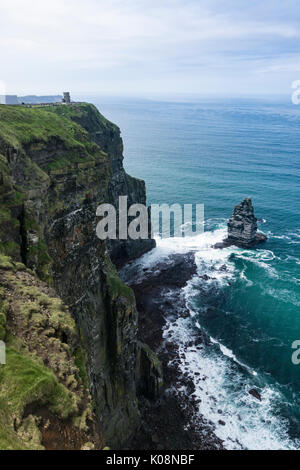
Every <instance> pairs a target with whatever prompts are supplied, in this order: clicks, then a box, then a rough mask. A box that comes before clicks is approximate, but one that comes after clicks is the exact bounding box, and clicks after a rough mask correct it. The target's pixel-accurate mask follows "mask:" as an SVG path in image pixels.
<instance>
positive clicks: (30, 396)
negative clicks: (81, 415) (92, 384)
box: [0, 344, 78, 449]
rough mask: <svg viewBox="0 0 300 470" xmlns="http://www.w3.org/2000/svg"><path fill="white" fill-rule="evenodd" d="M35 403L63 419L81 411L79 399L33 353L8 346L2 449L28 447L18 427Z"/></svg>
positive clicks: (0, 383) (2, 368)
mask: <svg viewBox="0 0 300 470" xmlns="http://www.w3.org/2000/svg"><path fill="white" fill-rule="evenodd" d="M31 403H39V405H41V406H42V405H45V406H47V407H48V408H49V410H50V411H52V412H53V413H55V414H57V415H58V416H60V417H61V418H63V419H65V418H67V417H68V416H72V415H75V414H76V413H77V411H78V410H77V400H76V396H75V395H74V394H73V393H72V392H70V391H69V390H68V389H67V388H66V387H65V386H64V385H62V384H61V383H59V381H58V379H57V377H56V376H55V375H54V373H53V372H52V371H51V370H50V369H48V368H47V367H45V366H44V365H43V364H41V363H39V362H38V361H37V359H36V358H35V357H34V356H32V355H30V354H29V353H26V352H25V351H22V352H20V351H18V350H17V349H16V348H15V347H14V345H13V344H12V345H8V347H7V350H6V365H0V430H1V431H0V449H20V448H27V447H28V442H24V441H23V440H22V438H21V437H20V433H19V434H18V432H16V431H15V429H14V427H15V426H17V427H18V426H20V425H21V422H22V418H23V413H24V410H25V408H26V406H27V405H29V404H31Z"/></svg>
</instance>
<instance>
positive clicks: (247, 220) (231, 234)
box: [215, 197, 267, 248]
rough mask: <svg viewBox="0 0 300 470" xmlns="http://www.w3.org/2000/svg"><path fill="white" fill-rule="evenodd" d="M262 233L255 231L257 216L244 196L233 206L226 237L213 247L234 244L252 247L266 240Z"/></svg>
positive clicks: (249, 201)
mask: <svg viewBox="0 0 300 470" xmlns="http://www.w3.org/2000/svg"><path fill="white" fill-rule="evenodd" d="M266 239H267V237H266V235H265V234H264V233H261V232H259V233H257V218H256V217H255V215H254V209H253V205H252V201H251V198H250V197H246V198H245V199H244V200H243V201H242V202H240V203H239V204H238V205H237V206H235V208H234V211H233V214H232V216H231V217H230V219H229V221H228V237H227V238H226V239H225V240H224V241H223V242H222V243H217V244H216V245H215V248H225V247H227V246H231V245H236V246H238V247H242V248H252V247H254V246H256V245H258V244H259V243H262V242H264V241H266Z"/></svg>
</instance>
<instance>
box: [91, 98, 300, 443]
mask: <svg viewBox="0 0 300 470" xmlns="http://www.w3.org/2000/svg"><path fill="white" fill-rule="evenodd" d="M93 102H94V103H95V104H96V105H97V107H98V108H99V110H100V112H101V113H102V114H104V115H105V116H106V117H107V118H108V119H110V120H111V121H113V122H115V123H116V124H117V125H118V126H119V127H120V129H121V131H122V137H123V140H124V155H125V160H124V166H125V168H126V171H127V172H128V173H129V174H131V175H133V176H136V177H139V178H142V179H144V180H145V181H146V186H147V197H148V204H153V203H164V202H165V203H168V204H172V203H180V204H185V203H195V204H196V203H203V204H204V206H205V232H204V233H203V234H200V235H197V236H194V237H190V238H182V239H178V238H175V239H174V238H170V239H162V240H160V239H158V240H157V248H155V249H154V250H153V251H152V252H151V253H148V254H146V255H145V256H144V257H143V258H141V259H140V260H138V261H137V265H140V266H141V265H143V266H148V267H149V266H155V264H156V263H157V262H158V260H162V259H164V258H165V259H167V258H168V256H169V255H170V254H172V253H184V252H189V251H193V252H194V253H195V261H196V264H197V270H198V271H197V274H196V275H195V276H194V277H193V278H192V279H190V281H189V282H188V284H187V286H186V287H185V289H184V295H185V299H186V305H187V306H188V308H189V311H190V316H189V317H188V318H179V319H177V320H176V321H173V322H171V321H170V322H169V324H167V326H166V331H165V334H166V335H170V336H172V337H173V339H174V340H176V342H177V343H178V344H179V345H180V347H182V348H185V349H186V350H187V352H186V353H185V355H183V356H185V359H182V370H185V368H186V364H188V368H187V369H188V370H189V375H190V376H191V377H192V378H193V380H194V383H195V387H196V391H195V395H196V396H197V397H198V398H200V399H201V403H200V405H199V413H201V414H202V415H203V416H204V418H205V420H207V422H208V423H210V424H211V425H212V426H213V427H214V429H215V434H216V435H217V436H218V437H220V438H221V439H222V440H223V441H224V445H225V447H226V448H227V449H295V448H296V449H300V398H299V392H300V364H299V365H296V364H294V363H293V362H292V354H293V352H294V350H293V349H292V343H293V342H294V341H296V340H299V341H300V309H299V307H300V280H299V270H300V223H299V210H300V204H299V196H300V186H299V182H300V178H299V176H300V106H296V105H293V104H292V103H291V101H290V100H289V99H288V98H286V99H283V98H280V99H279V98H257V99H254V98H253V99H250V98H247V99H241V98H239V99H237V98H233V99H221V98H218V99H217V98H215V99H195V100H186V101H183V100H181V101H176V100H173V101H158V100H154V99H152V100H150V99H149V100H141V99H124V98H122V99H116V98H115V99H109V98H101V97H97V98H95V97H94V98H93ZM246 196H250V197H251V198H252V201H253V205H254V208H255V214H256V216H257V217H258V219H259V229H260V230H261V231H263V232H264V233H266V234H267V236H268V241H267V242H266V243H265V244H264V245H261V246H259V247H257V248H256V249H252V250H249V249H241V248H235V247H230V248H226V249H223V250H215V249H213V248H212V245H213V244H214V243H216V242H217V241H221V240H222V238H224V237H225V235H226V222H227V220H228V218H229V217H230V215H231V214H232V211H233V208H234V206H235V205H236V204H237V203H239V202H240V201H241V200H242V199H243V198H244V197H246ZM224 265H225V266H226V270H225V269H221V268H222V267H223V266H224ZM204 274H207V276H208V277H209V279H208V280H207V279H206V280H204V279H203V277H201V276H203V275H204ZM195 329H201V331H204V332H205V334H206V335H207V337H208V338H210V344H209V346H205V345H204V346H203V347H202V348H201V350H197V351H195V350H189V349H188V348H187V346H186V345H187V344H188V338H189V335H190V334H191V333H192V332H193V331H195ZM299 357H300V355H299ZM199 370H201V371H202V372H203V373H205V376H206V380H204V381H203V380H202V381H201V383H200V382H199V379H198V376H197V371H199ZM253 388H254V389H256V390H258V391H259V393H260V395H261V401H260V400H258V399H257V398H255V397H253V396H252V395H251V394H249V391H250V390H251V389H253ZM220 413H221V414H222V419H221V420H220Z"/></svg>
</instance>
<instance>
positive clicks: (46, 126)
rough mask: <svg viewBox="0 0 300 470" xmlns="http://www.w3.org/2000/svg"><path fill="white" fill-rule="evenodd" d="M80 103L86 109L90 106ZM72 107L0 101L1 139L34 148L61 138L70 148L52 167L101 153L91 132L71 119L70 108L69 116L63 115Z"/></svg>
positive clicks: (19, 147) (56, 167)
mask: <svg viewBox="0 0 300 470" xmlns="http://www.w3.org/2000/svg"><path fill="white" fill-rule="evenodd" d="M80 106H82V108H83V109H82V112H83V110H84V109H86V107H85V106H84V105H80ZM86 106H88V105H86ZM68 109H69V107H67V106H55V107H53V108H27V107H25V108H23V107H21V106H5V105H0V140H1V139H2V140H3V141H4V142H5V143H6V144H8V145H10V146H11V147H13V148H15V149H17V150H20V151H24V149H25V148H26V149H28V148H29V149H30V150H31V151H33V152H34V151H35V152H36V151H38V150H40V149H42V148H43V145H44V144H45V143H47V142H49V141H51V140H52V139H55V140H56V141H57V140H59V141H60V143H62V145H63V147H64V148H65V151H66V152H65V155H59V156H58V157H57V158H55V159H54V160H53V162H51V164H50V165H49V167H48V169H49V170H55V169H61V168H65V167H66V166H68V165H70V164H74V163H75V162H81V161H85V160H93V159H96V158H97V157H100V156H101V153H100V149H99V147H98V146H97V145H96V144H95V143H93V142H91V141H90V139H89V135H88V132H87V131H86V130H85V129H84V128H83V127H82V126H81V125H79V124H77V123H76V122H75V121H74V120H72V119H70V117H71V113H70V111H68V112H67V114H68V116H64V115H63V114H65V113H66V111H67V110H68ZM71 109H73V107H70V110H71ZM79 109H80V108H79ZM77 111H78V112H79V110H77ZM103 119H104V118H103Z"/></svg>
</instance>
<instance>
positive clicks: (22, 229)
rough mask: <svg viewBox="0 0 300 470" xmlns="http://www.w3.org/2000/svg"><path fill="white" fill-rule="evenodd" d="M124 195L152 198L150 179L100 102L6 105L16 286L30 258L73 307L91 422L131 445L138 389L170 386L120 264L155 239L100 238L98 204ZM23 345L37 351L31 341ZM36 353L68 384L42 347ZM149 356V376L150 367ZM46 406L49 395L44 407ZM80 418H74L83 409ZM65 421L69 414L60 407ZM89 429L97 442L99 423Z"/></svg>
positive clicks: (3, 205) (2, 170) (4, 209)
mask: <svg viewBox="0 0 300 470" xmlns="http://www.w3.org/2000/svg"><path fill="white" fill-rule="evenodd" d="M120 195H128V202H129V204H132V203H134V202H138V203H145V201H146V196H145V184H144V182H143V181H140V180H136V179H134V178H132V177H130V176H129V175H127V174H126V173H125V171H124V168H123V145H122V140H121V137H120V131H119V129H118V128H117V126H115V125H114V124H112V123H110V122H109V121H107V120H106V119H105V118H104V117H103V116H102V115H101V114H100V113H99V112H98V111H97V109H96V108H95V107H94V106H93V105H90V104H86V103H81V104H74V105H71V106H64V105H61V106H53V107H47V108H42V107H41V108H22V107H13V106H11V107H5V106H0V222H1V223H0V252H1V253H3V255H5V256H7V257H9V259H7V258H5V260H6V262H7V263H9V264H12V266H13V268H12V274H11V276H12V279H11V280H10V285H12V284H13V277H14V276H16V275H17V272H16V268H15V267H14V264H13V263H16V262H22V263H23V265H24V267H25V269H30V270H31V271H30V272H31V275H32V276H33V277H34V279H35V281H32V282H38V283H39V282H40V281H39V280H38V279H41V280H43V281H44V282H46V283H47V285H48V286H52V288H54V289H55V292H54V295H55V296H56V297H60V299H62V300H63V302H64V304H66V305H67V308H68V310H69V311H70V313H71V315H72V317H73V318H74V319H75V321H76V325H77V328H76V334H77V336H78V344H79V346H80V350H81V351H83V352H84V353H82V354H81V358H82V364H81V369H82V370H85V371H86V372H87V377H88V385H87V386H88V388H89V389H90V392H91V395H92V401H93V405H94V406H93V412H94V415H95V416H94V418H91V422H95V423H96V424H95V425H96V426H97V425H98V424H99V425H100V426H101V429H102V434H103V439H104V442H105V444H106V445H109V446H112V447H120V446H122V445H124V443H125V442H126V440H127V439H129V438H130V437H131V436H132V435H133V434H134V432H135V431H136V430H137V429H138V427H139V425H140V416H139V409H138V400H137V392H136V390H137V388H138V389H139V390H140V389H143V386H141V383H140V381H141V377H142V378H143V381H145V382H146V383H147V384H148V386H149V387H151V388H152V389H153V390H154V391H155V392H154V394H155V393H156V394H157V393H158V388H159V385H160V383H161V378H160V373H159V364H157V361H156V360H155V358H154V357H153V355H152V354H150V353H149V351H146V349H145V347H144V346H143V345H142V344H140V343H139V342H138V341H137V315H138V314H137V310H136V305H135V298H134V294H133V292H132V291H131V289H129V288H128V287H127V286H126V285H125V284H123V283H122V282H121V280H120V279H119V278H118V275H117V272H116V269H115V267H114V265H113V263H112V261H111V260H113V261H114V262H115V263H117V264H118V265H121V264H123V263H124V262H126V261H128V260H129V259H132V258H134V257H136V256H139V255H140V254H142V253H144V252H146V251H147V250H149V249H151V248H152V247H153V246H154V241H153V240H146V241H138V242H133V241H126V242H118V241H116V242H114V243H108V244H106V243H105V242H104V241H100V240H98V239H97V238H96V232H95V227H96V223H97V220H96V217H95V213H96V207H97V206H98V205H99V204H101V203H102V202H112V203H114V204H115V203H116V201H117V199H118V197H119V196H120ZM4 302H6V303H7V298H6V297H5V298H4ZM38 305H39V304H38ZM39 309H40V307H39V306H38V307H37V314H39V315H40V316H42V317H43V316H44V312H43V310H42V311H41V310H39ZM5 318H6V325H7V329H6V330H5V333H4V336H5V341H6V342H7V338H8V337H12V338H14V341H15V340H16V341H19V337H20V334H21V332H20V329H18V328H16V325H15V324H14V322H13V318H14V315H13V314H12V313H11V310H10V309H8V311H7V312H6V314H5ZM42 325H43V323H41V325H40V330H41V331H43V326H42ZM50 330H51V328H50ZM54 330H55V329H54ZM51 331H52V330H51ZM51 335H52V336H51ZM26 338H27V337H26ZM50 338H57V339H58V340H59V341H61V342H62V344H66V345H67V346H68V347H70V351H71V352H70V354H71V355H72V357H73V358H76V348H74V346H73V345H72V344H73V343H72V341H71V343H70V341H69V339H68V337H67V336H66V335H65V334H63V335H62V334H60V333H59V334H58V333H57V331H56V330H55V331H54V333H53V331H52V333H51V334H50ZM22 341H23V342H24V343H25V346H26V345H27V344H28V343H29V346H28V347H29V349H30V347H31V340H30V339H28V338H27V339H26V341H25V340H24V339H22ZM26 347H27V346H26ZM77 349H78V348H77ZM33 353H34V355H35V357H36V358H37V360H40V361H42V362H43V365H44V367H46V368H47V371H48V369H50V370H51V373H53V374H54V376H55V377H56V378H57V380H60V376H59V372H58V371H57V370H55V366H54V365H51V363H50V362H49V360H48V359H47V358H44V357H43V356H41V352H40V350H39V348H38V347H36V346H34V347H33ZM70 357H71V356H70ZM141 357H142V358H143V361H141V359H140V358H141ZM74 361H75V359H74ZM145 361H146V362H147V364H146V366H147V369H148V370H149V377H148V376H147V377H145V373H144V371H143V373H141V371H140V367H143V368H145ZM1 367H4V368H6V367H7V366H1ZM5 370H6V369H5ZM48 372H49V371H48ZM49 373H50V372H49ZM73 375H74V374H73ZM137 382H138V383H137ZM149 382H150V383H149ZM59 383H60V382H59ZM78 383H79V382H78ZM62 385H63V384H62ZM1 386H2V388H3V384H2V385H1ZM77 387H78V388H79V389H80V388H81V387H82V388H84V387H83V385H81V384H80V383H79V385H78V386H77ZM82 393H83V391H82ZM35 401H36V400H34V397H32V402H30V397H29V398H28V400H27V402H26V404H25V405H24V407H23V408H24V409H23V408H22V409H20V412H19V423H20V425H19V427H21V426H22V425H23V424H22V423H23V421H24V419H25V418H26V413H25V414H24V410H25V407H27V408H28V407H30V405H32V403H33V402H35ZM83 401H84V400H83ZM46 402H47V399H46V398H45V397H43V398H42V399H39V406H38V408H39V407H40V404H41V403H46ZM0 406H1V405H0ZM35 408H36V406H35ZM79 414H80V413H79ZM71 415H72V420H73V421H72V423H73V422H74V419H75V418H76V416H75V415H76V413H75V411H73V412H72V413H71ZM0 416H1V415H0ZM77 418H79V416H77ZM55 419H64V417H61V416H59V415H57V413H56V417H55ZM78 420H79V419H77V422H78ZM52 421H53V420H52ZM75 421H76V420H75ZM50 422H51V420H50ZM72 425H73V424H72ZM89 429H93V431H89V432H90V433H91V439H94V441H95V439H96V437H95V433H96V434H97V432H96V431H95V429H96V428H95V427H92V428H91V426H90V428H89ZM93 433H94V434H93ZM92 434H93V435H92ZM98 434H99V432H98Z"/></svg>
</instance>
